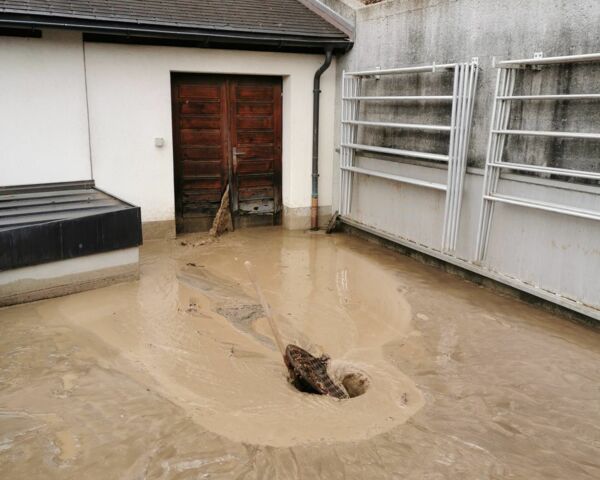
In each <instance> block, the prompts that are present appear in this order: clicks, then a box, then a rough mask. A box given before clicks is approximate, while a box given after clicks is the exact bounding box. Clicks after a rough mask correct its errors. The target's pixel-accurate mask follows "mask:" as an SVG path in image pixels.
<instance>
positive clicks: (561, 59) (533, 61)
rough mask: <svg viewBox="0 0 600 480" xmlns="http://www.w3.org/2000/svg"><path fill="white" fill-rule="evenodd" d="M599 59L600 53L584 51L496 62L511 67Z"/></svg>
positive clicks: (501, 65)
mask: <svg viewBox="0 0 600 480" xmlns="http://www.w3.org/2000/svg"><path fill="white" fill-rule="evenodd" d="M598 61H600V53H585V54H581V55H564V56H560V57H546V58H544V57H541V58H523V59H520V60H503V61H501V62H498V64H497V66H498V67H509V68H510V67H511V66H519V65H552V64H555V63H583V62H598Z"/></svg>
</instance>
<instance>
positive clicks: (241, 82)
mask: <svg viewBox="0 0 600 480" xmlns="http://www.w3.org/2000/svg"><path fill="white" fill-rule="evenodd" d="M172 99H173V140H174V142H173V145H174V162H175V165H174V166H175V205H176V218H177V230H178V231H180V232H186V231H199V230H207V229H208V228H210V225H211V223H212V219H213V217H214V215H215V213H216V211H217V210H218V208H219V204H220V201H221V196H222V195H223V193H224V191H225V187H226V186H227V185H228V184H229V186H230V200H231V207H232V213H233V214H234V222H235V223H236V225H238V226H239V225H249V224H250V225H252V224H266V223H267V224H274V223H279V222H280V212H281V78H277V77H241V76H216V75H188V74H173V76H172Z"/></svg>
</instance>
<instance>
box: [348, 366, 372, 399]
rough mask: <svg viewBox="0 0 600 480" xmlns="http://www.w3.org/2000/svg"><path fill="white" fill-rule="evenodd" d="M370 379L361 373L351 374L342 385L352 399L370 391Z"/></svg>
mask: <svg viewBox="0 0 600 480" xmlns="http://www.w3.org/2000/svg"><path fill="white" fill-rule="evenodd" d="M370 383H371V382H370V381H369V377H367V376H366V375H363V374H362V373H359V372H353V373H349V374H348V375H346V376H345V377H344V378H343V379H342V385H343V386H344V388H345V389H346V391H347V392H348V396H349V397H350V398H354V397H359V396H361V395H362V394H363V393H365V392H366V391H367V390H368V389H369V385H370Z"/></svg>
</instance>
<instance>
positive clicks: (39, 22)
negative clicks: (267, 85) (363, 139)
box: [0, 15, 352, 51]
mask: <svg viewBox="0 0 600 480" xmlns="http://www.w3.org/2000/svg"><path fill="white" fill-rule="evenodd" d="M0 26H5V27H22V28H38V29H39V28H48V29H59V30H76V31H80V32H84V33H96V34H104V35H115V36H119V35H121V36H126V37H145V38H164V39H178V40H193V41H200V42H206V43H210V42H217V43H223V44H234V45H235V44H240V45H248V44H251V45H256V46H263V47H274V49H280V48H282V47H289V48H299V49H302V48H313V49H314V48H318V49H322V48H324V47H325V48H330V49H332V50H338V51H348V50H349V49H350V48H352V42H351V41H349V40H348V39H345V38H339V37H338V38H335V37H312V36H300V35H278V34H269V33H262V32H256V33H253V32H238V31H223V30H208V29H196V28H189V27H160V26H154V25H142V24H128V23H110V22H98V21H85V20H83V21H82V20H74V19H69V18H51V19H50V18H47V17H43V16H37V17H36V16H29V15H28V16H23V17H20V16H16V15H14V16H0Z"/></svg>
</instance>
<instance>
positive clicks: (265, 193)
mask: <svg viewBox="0 0 600 480" xmlns="http://www.w3.org/2000/svg"><path fill="white" fill-rule="evenodd" d="M229 99H230V102H231V108H230V110H231V112H232V113H231V117H232V118H231V129H230V135H231V145H232V148H233V149H234V150H233V151H234V152H237V154H236V155H234V156H233V173H234V186H235V188H234V191H235V194H234V196H233V202H234V209H235V210H236V211H237V212H238V214H239V216H240V217H242V216H252V215H256V216H262V217H263V218H264V217H265V216H267V217H268V216H271V217H272V218H273V219H275V220H276V221H278V220H279V216H280V210H281V199H280V194H281V79H272V78H247V79H238V80H237V81H236V82H234V83H232V84H231V85H230V88H229Z"/></svg>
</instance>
